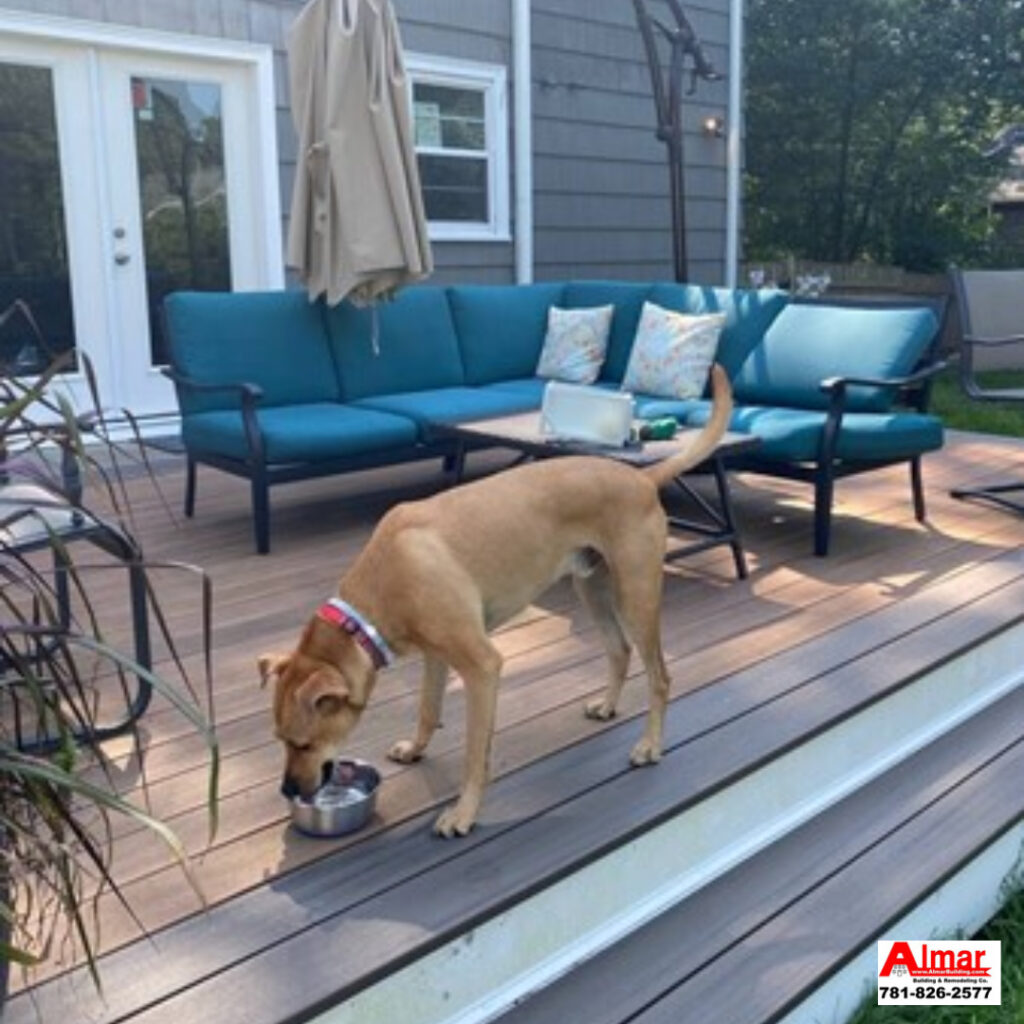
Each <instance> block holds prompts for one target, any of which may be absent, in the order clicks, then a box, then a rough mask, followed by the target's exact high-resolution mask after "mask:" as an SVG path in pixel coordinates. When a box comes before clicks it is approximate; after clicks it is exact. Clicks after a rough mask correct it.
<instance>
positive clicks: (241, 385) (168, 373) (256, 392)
mask: <svg viewBox="0 0 1024 1024" xmlns="http://www.w3.org/2000/svg"><path fill="white" fill-rule="evenodd" d="M160 372H161V373H162V374H163V375H164V376H165V377H167V378H168V379H169V380H171V381H173V382H174V383H175V384H176V385H177V386H178V387H181V388H184V389H185V390H186V391H201V392H205V393H207V394H209V393H212V392H216V391H237V392H238V394H239V401H240V404H241V405H243V406H244V405H245V404H246V403H247V402H248V403H249V404H251V405H255V404H256V403H257V402H259V401H260V399H261V398H263V389H262V388H261V387H260V386H259V385H258V384H249V383H247V382H246V381H231V382H228V381H225V382H223V383H211V382H207V381H199V380H193V379H192V378H191V377H186V376H185V375H184V374H183V373H178V372H177V370H172V369H171V368H170V367H169V366H162V367H161V368H160Z"/></svg>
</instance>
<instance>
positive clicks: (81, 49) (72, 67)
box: [0, 8, 284, 394]
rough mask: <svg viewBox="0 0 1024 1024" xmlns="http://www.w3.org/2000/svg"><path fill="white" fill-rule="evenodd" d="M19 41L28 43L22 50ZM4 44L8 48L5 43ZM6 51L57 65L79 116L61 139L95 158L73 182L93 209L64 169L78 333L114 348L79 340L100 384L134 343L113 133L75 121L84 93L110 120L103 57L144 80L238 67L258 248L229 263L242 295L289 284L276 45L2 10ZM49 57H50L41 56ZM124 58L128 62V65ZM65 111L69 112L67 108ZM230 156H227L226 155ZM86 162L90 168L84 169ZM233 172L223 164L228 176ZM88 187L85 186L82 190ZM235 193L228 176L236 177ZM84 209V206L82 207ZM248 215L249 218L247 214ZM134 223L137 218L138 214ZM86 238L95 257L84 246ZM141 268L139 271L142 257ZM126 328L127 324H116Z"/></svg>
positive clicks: (72, 382) (66, 147) (61, 90)
mask: <svg viewBox="0 0 1024 1024" xmlns="http://www.w3.org/2000/svg"><path fill="white" fill-rule="evenodd" d="M19 41H20V42H21V43H22V44H23V45H22V46H19V45H18V43H19ZM5 43H6V44H7V45H6V47H5V46H4V44H5ZM5 50H8V51H10V52H11V53H12V59H21V56H22V55H27V56H26V57H25V62H26V63H33V64H37V65H39V64H41V63H43V64H46V65H48V66H50V67H51V68H53V72H54V91H55V99H56V101H57V103H58V104H60V96H61V95H62V94H63V95H65V96H68V95H77V97H78V103H76V104H75V107H74V109H75V110H76V116H75V117H72V118H66V117H65V118H59V119H58V132H59V141H60V145H61V151H62V153H65V154H67V153H81V154H93V158H92V161H89V160H84V161H81V162H80V164H79V165H78V166H76V169H75V173H76V176H81V177H80V179H79V180H80V182H84V183H85V185H84V187H86V188H90V189H91V193H92V195H94V196H96V197H97V202H96V203H95V204H83V203H77V204H75V203H69V202H68V198H69V192H68V182H67V180H66V178H67V175H66V173H65V169H64V167H63V161H62V176H63V180H64V196H65V209H66V215H67V216H68V225H67V227H68V237H69V249H70V250H71V252H70V253H69V261H70V263H71V266H70V271H71V279H72V300H73V303H74V308H75V319H76V326H77V324H78V323H79V322H81V323H82V324H86V323H88V324H89V329H90V330H91V331H99V332H102V334H103V336H104V338H105V339H114V342H113V343H109V344H108V345H107V351H108V354H109V358H105V357H104V356H103V355H101V347H98V346H95V345H90V344H89V343H88V341H87V339H85V338H82V337H80V340H79V343H80V345H81V347H82V350H83V351H88V352H89V353H90V355H91V357H92V358H93V361H94V363H95V364H96V369H97V375H98V376H99V377H100V380H101V381H103V380H110V381H111V382H112V384H113V385H114V387H116V388H117V387H120V385H119V384H118V376H117V369H118V368H117V367H115V366H114V365H112V361H116V355H115V354H114V353H115V352H116V349H117V347H118V346H126V345H128V344H130V343H131V339H130V338H126V337H124V332H125V331H126V330H128V325H127V323H126V322H124V321H125V318H124V317H123V316H122V315H121V314H120V313H119V312H118V310H119V299H118V296H117V294H115V292H116V290H117V289H116V281H115V278H114V273H115V271H117V270H122V269H125V268H124V267H118V266H117V265H115V262H114V255H115V253H114V245H115V242H114V239H113V236H112V227H113V225H114V221H115V217H117V216H119V215H120V212H119V211H117V212H115V209H114V206H115V203H114V202H113V197H112V196H111V195H110V185H109V184H108V179H109V175H108V174H107V173H106V168H105V166H104V165H103V162H102V158H103V154H102V152H97V150H98V149H99V147H97V146H96V145H94V144H93V141H92V140H94V139H96V138H98V137H101V134H102V132H104V131H106V130H107V126H106V125H98V124H93V123H92V118H93V114H92V113H90V114H89V116H81V117H79V116H77V111H79V110H82V109H83V108H84V106H85V104H82V103H81V96H82V95H89V96H91V97H92V98H93V102H92V104H91V110H92V111H95V112H97V116H99V117H100V118H101V120H109V113H108V110H107V107H108V106H109V104H106V105H105V104H104V102H103V101H104V93H103V88H104V83H103V81H102V78H103V75H102V73H101V72H102V68H101V64H102V58H101V56H100V55H101V54H102V55H104V56H105V55H113V56H114V59H113V60H112V61H111V62H110V63H113V64H115V65H116V64H120V65H121V66H122V67H123V66H127V64H126V63H125V62H137V63H138V65H139V67H140V68H141V69H142V71H143V73H144V72H145V71H146V70H148V69H149V68H157V69H166V68H168V67H172V66H173V61H174V60H175V59H177V60H179V61H183V62H184V63H186V64H187V63H188V61H189V59H192V60H194V61H197V62H206V63H207V64H208V65H211V64H216V65H220V66H222V67H225V66H226V67H229V68H232V69H238V71H239V72H240V73H241V75H242V76H243V78H244V81H245V87H244V89H242V90H239V91H238V93H236V95H235V96H234V97H233V98H232V102H244V103H246V104H247V109H245V110H244V111H243V113H244V115H245V121H246V123H247V124H248V125H249V126H251V128H252V129H253V136H254V137H253V138H252V139H250V140H248V142H249V145H248V146H247V150H246V153H245V154H244V156H243V157H242V159H244V160H246V162H247V164H248V170H250V171H251V185H250V194H251V195H252V197H253V198H252V203H251V204H250V205H249V210H255V211H256V216H255V220H256V224H255V225H250V227H251V228H252V230H253V236H252V237H253V242H254V244H253V246H252V248H251V249H247V251H246V252H245V253H244V254H239V260H240V262H239V266H238V267H237V268H236V266H235V262H234V259H233V261H232V276H233V279H234V283H233V287H235V288H236V289H239V290H247V289H273V288H281V287H283V286H284V263H283V258H282V252H283V247H282V237H281V209H280V202H281V200H280V189H279V180H278V154H277V125H276V102H275V89H274V65H273V52H272V50H271V48H270V47H269V46H266V45H259V44H254V43H248V42H236V41H233V40H223V39H211V38H203V37H197V36H186V35H176V34H172V33H166V32H157V31H153V30H147V29H140V28H135V27H128V26H120V25H107V24H99V23H95V22H86V21H77V20H73V19H68V18H58V17H51V16H47V15H36V14H26V13H24V12H14V11H8V10H4V9H3V8H0V53H3V52H4V51H5ZM44 54H48V55H49V59H44V58H43V56H41V55H44ZM121 58H123V60H122V59H121ZM64 109H71V108H69V107H65V108H64ZM226 159H227V156H226ZM82 164H88V166H82ZM230 169H231V168H230V165H228V166H227V167H226V170H227V172H228V174H229V175H230ZM82 187H83V186H82V185H81V184H80V185H79V188H82ZM229 187H230V177H229ZM79 207H84V208H82V209H79ZM247 215H248V214H247ZM136 216H137V214H136ZM84 240H88V244H89V245H90V247H91V255H87V253H86V252H85V251H84V249H83V242H84ZM135 262H136V267H137V268H138V267H141V265H142V263H141V251H140V252H139V259H138V260H136V261H135ZM119 321H121V322H119ZM68 385H69V389H70V390H71V391H72V392H73V393H74V392H75V391H76V390H77V391H78V392H79V394H81V387H82V384H81V375H74V376H73V377H71V378H69V379H68Z"/></svg>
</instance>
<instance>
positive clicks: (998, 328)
mask: <svg viewBox="0 0 1024 1024" xmlns="http://www.w3.org/2000/svg"><path fill="white" fill-rule="evenodd" d="M950 276H951V278H952V285H953V294H954V296H955V298H956V302H957V306H958V309H959V314H960V385H961V387H962V388H963V390H964V393H965V394H966V395H967V396H968V398H971V399H973V400H975V401H978V402H1019V403H1020V407H1021V411H1022V412H1024V385H1022V386H1020V387H986V386H985V385H984V384H982V383H981V382H980V381H979V380H978V376H977V372H978V371H979V370H982V371H984V370H991V369H1003V370H1008V369H1018V370H1021V371H1024V269H1021V270H960V269H958V268H954V269H953V270H952V271H951V272H950ZM950 493H951V494H952V496H953V497H954V498H975V499H979V500H982V501H990V502H993V503H994V504H996V505H1001V506H1002V507H1004V508H1008V509H1012V510H1013V511H1015V512H1020V513H1024V479H1018V480H1009V481H1004V482H996V483H990V484H985V485H984V486H981V487H958V488H956V489H954V490H952V491H950ZM1014 495H1019V498H1017V499H1015V498H1014Z"/></svg>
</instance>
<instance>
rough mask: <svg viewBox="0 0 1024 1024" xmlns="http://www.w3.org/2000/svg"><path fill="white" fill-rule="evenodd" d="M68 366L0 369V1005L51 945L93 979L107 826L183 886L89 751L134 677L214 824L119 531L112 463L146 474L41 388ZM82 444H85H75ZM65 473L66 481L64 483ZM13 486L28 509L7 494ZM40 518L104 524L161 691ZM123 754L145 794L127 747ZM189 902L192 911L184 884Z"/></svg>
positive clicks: (187, 693)
mask: <svg viewBox="0 0 1024 1024" xmlns="http://www.w3.org/2000/svg"><path fill="white" fill-rule="evenodd" d="M19 314H20V315H21V317H22V319H24V320H25V321H26V322H27V324H28V327H29V329H30V331H31V333H32V335H33V337H34V339H35V341H36V342H37V343H38V345H39V346H40V348H41V350H43V351H45V350H47V349H48V347H49V346H48V344H47V340H46V338H45V337H44V336H43V334H42V333H41V332H40V331H39V328H38V325H37V323H36V321H35V319H34V317H33V316H32V315H31V313H30V312H29V311H28V309H27V307H25V306H24V304H21V303H16V304H15V305H14V306H12V307H11V308H10V309H8V310H5V311H3V312H0V327H4V326H5V325H6V324H7V323H8V322H10V320H11V319H12V318H13V317H15V316H16V315H19ZM69 363H70V358H69V354H67V353H65V355H64V357H63V358H62V359H60V358H59V359H57V360H55V361H53V362H51V363H50V365H49V367H48V369H47V370H46V371H45V372H44V373H43V374H42V375H41V376H40V377H38V378H34V377H24V376H18V375H14V374H11V373H9V372H4V368H3V367H2V366H0V496H2V497H3V502H2V504H0V1007H2V1005H3V998H4V989H5V983H6V973H7V972H6V968H7V965H8V964H15V965H18V966H20V967H22V968H25V969H30V968H31V967H32V966H33V965H35V964H38V963H40V962H42V961H43V960H45V959H47V958H48V957H50V956H51V955H53V953H54V952H55V951H56V950H58V949H62V948H65V947H70V949H71V950H72V951H75V952H77V953H80V954H81V955H82V957H83V958H84V959H85V961H86V963H87V965H88V967H89V969H90V970H91V971H92V972H93V977H94V980H95V981H96V983H97V985H98V984H99V976H98V974H97V973H96V966H95V954H96V949H95V938H96V936H95V921H94V920H93V915H92V913H91V908H92V906H93V904H94V902H95V901H96V900H97V899H98V898H99V896H100V895H101V894H102V893H103V892H113V893H114V894H115V896H116V897H117V898H118V899H120V900H121V902H122V904H123V906H124V907H125V910H126V911H127V912H128V913H129V914H131V915H133V916H134V912H133V910H132V908H131V906H130V905H129V904H128V903H127V901H126V900H125V899H124V897H123V895H122V894H121V892H120V891H119V889H118V887H117V884H116V882H115V880H114V877H113V875H112V872H111V860H112V854H113V830H112V820H113V819H114V818H116V817H127V818H130V819H132V820H133V821H134V822H135V823H137V824H140V825H142V826H144V827H145V828H147V829H149V830H150V831H151V832H152V833H153V834H155V835H156V836H157V837H158V838H160V839H161V840H162V841H163V842H164V843H165V844H166V845H167V848H168V850H169V853H170V855H171V856H172V857H173V858H175V859H176V860H177V861H178V862H179V863H180V864H181V866H182V868H183V870H184V872H185V879H186V881H187V882H188V883H190V884H192V886H193V888H194V889H195V888H196V886H195V883H194V881H193V879H192V877H191V874H190V872H189V868H188V861H187V857H186V854H185V851H184V849H183V848H182V846H181V844H180V843H179V841H178V840H177V839H176V838H175V836H174V835H173V833H172V832H171V831H170V830H169V829H168V828H167V827H166V826H165V825H164V824H163V823H161V822H160V821H158V820H156V819H154V818H153V817H152V816H151V815H150V814H149V813H148V812H147V810H146V809H145V807H144V806H138V805H136V804H135V803H134V802H132V801H130V800H127V799H124V798H123V797H122V796H121V795H120V793H119V788H121V787H120V785H119V783H118V780H117V778H116V772H113V771H112V770H111V767H110V765H109V763H108V761H107V760H106V758H105V757H104V753H103V750H102V747H101V745H100V744H99V743H98V742H96V741H95V735H96V732H97V730H98V729H101V728H102V726H103V725H104V724H109V723H110V722H111V720H118V719H120V718H121V717H122V715H121V714H120V713H119V710H120V707H119V705H124V704H125V703H126V702H129V701H130V700H131V697H130V696H129V695H130V694H131V693H132V691H133V689H134V685H135V684H134V680H135V679H136V678H138V679H142V680H144V681H145V682H147V683H148V684H149V685H150V686H151V687H152V688H153V690H154V691H155V692H156V693H158V694H160V696H161V697H162V698H163V699H164V700H165V701H167V702H168V704H169V706H170V707H173V708H174V709H175V710H176V711H177V712H178V713H179V714H180V715H181V716H182V717H183V718H184V720H185V721H186V722H187V723H188V726H189V728H191V729H192V730H194V731H195V733H196V734H197V735H199V736H200V737H201V738H202V740H203V741H204V742H205V743H206V745H207V747H208V748H209V751H210V773H209V781H208V790H207V799H208V811H209V822H210V829H211V835H212V832H213V830H214V829H215V827H216V787H217V774H218V764H219V755H218V745H217V739H216V736H215V734H214V731H213V728H212V726H211V725H210V724H209V722H208V719H207V716H206V715H205V714H204V713H203V712H202V711H201V710H200V707H199V701H198V691H197V689H196V687H195V686H194V685H193V683H192V681H191V679H190V678H189V674H188V672H187V671H186V669H185V666H184V663H183V661H182V658H181V656H180V654H179V652H178V650H177V645H176V643H175V640H174V637H173V635H172V634H171V632H170V630H169V628H168V624H167V619H166V617H165V615H164V613H163V612H162V610H161V608H160V603H159V600H158V595H157V592H156V589H155V587H154V586H153V584H152V581H151V580H150V579H149V578H148V576H149V569H150V568H152V566H150V565H147V563H146V562H145V561H144V559H143V554H142V551H141V548H140V547H139V545H138V542H137V540H136V539H135V538H134V537H133V535H132V530H131V509H130V503H129V501H128V496H127V493H126V491H125V489H124V486H123V479H122V462H124V460H125V459H131V461H133V462H135V463H139V462H141V463H142V466H143V468H148V464H147V463H146V461H145V452H144V449H142V448H141V446H138V447H137V448H136V449H135V450H134V451H133V450H132V449H131V448H126V447H124V446H122V445H119V444H115V443H114V442H113V441H111V440H110V438H109V436H108V434H107V431H106V420H105V417H104V414H103V413H102V412H100V411H99V409H98V404H97V409H96V410H95V412H94V414H93V415H92V416H91V417H84V416H78V415H76V414H75V413H74V411H73V410H72V409H71V408H70V406H69V405H68V403H67V401H66V399H65V398H64V397H63V395H62V394H61V393H60V390H59V388H54V387H53V385H54V384H55V383H56V381H57V379H59V374H60V373H61V372H62V371H63V370H65V369H66V368H67V366H68V364H69ZM81 366H82V369H83V371H84V373H85V376H86V379H87V380H88V381H89V382H90V384H92V391H93V399H94V401H95V396H96V388H95V381H94V380H93V377H92V373H91V368H90V366H89V364H88V361H87V360H85V359H84V358H83V359H82V361H81ZM86 433H88V436H89V438H90V441H91V442H92V443H90V444H89V445H88V446H87V445H86V444H85V441H84V437H85V435H86ZM71 466H74V467H77V471H78V472H76V473H70V472H69V471H68V470H69V467H71ZM79 474H81V476H80V475H79ZM82 477H84V479H85V482H86V484H87V485H88V493H90V494H91V495H92V497H93V498H94V499H96V500H98V502H99V506H100V507H101V508H102V513H99V512H97V511H95V505H94V504H93V503H90V504H91V507H86V505H85V504H84V503H83V501H82V497H83V495H82V493H80V491H81V479H82ZM26 486H29V487H30V489H31V497H30V498H27V497H21V496H24V495H26V494H27V492H26V490H25V488H26ZM55 510H59V511H60V513H61V514H62V515H64V514H65V513H66V514H68V515H70V514H71V513H74V515H76V516H78V517H80V520H81V521H82V522H83V523H90V522H91V523H96V522H98V521H103V522H106V523H108V524H111V525H112V527H113V528H114V529H116V531H117V532H118V534H119V535H120V536H121V537H123V538H126V540H127V545H128V548H129V549H130V550H131V551H132V552H134V557H133V559H132V564H133V565H135V564H137V565H138V571H139V572H140V573H142V574H143V576H144V577H145V589H146V591H147V595H148V600H149V612H150V622H151V623H153V622H155V623H156V624H157V627H158V629H159V636H160V640H161V641H162V643H163V646H164V648H165V649H166V650H167V651H168V652H169V654H170V657H171V661H172V663H173V664H174V667H175V671H176V672H177V673H178V674H179V676H180V679H179V680H177V681H176V683H171V682H169V681H168V680H167V679H166V678H164V677H162V676H159V675H156V674H154V673H153V672H152V671H150V670H149V669H147V668H146V667H144V666H143V665H140V664H138V663H137V662H135V661H134V660H133V659H132V658H130V657H127V656H126V655H125V654H123V653H122V652H121V651H120V650H118V649H117V647H116V646H115V645H113V644H112V643H111V642H110V640H109V638H108V636H107V626H108V624H109V619H110V616H111V615H113V614H116V612H115V611H114V610H112V609H110V608H105V607H103V598H102V597H100V596H98V595H97V593H96V588H95V586H94V585H93V582H92V581H93V580H96V579H98V578H102V577H103V576H104V575H109V574H105V573H103V572H102V571H101V572H100V573H99V575H98V576H97V575H93V574H91V573H90V569H98V570H103V569H104V568H107V566H104V565H102V564H101V565H98V566H97V565H95V564H92V565H90V564H89V561H88V557H87V558H86V563H85V564H82V563H80V562H79V561H77V560H76V558H75V554H74V551H73V549H72V545H71V544H69V543H65V542H64V540H63V539H62V535H61V533H60V532H59V531H60V529H61V527H60V523H61V522H67V521H68V520H67V519H64V520H60V519H53V520H51V519H49V518H47V512H49V513H50V514H51V516H52V515H53V514H54V513H55ZM51 521H52V522H55V523H57V526H52V525H51ZM26 536H30V537H31V538H32V540H33V543H32V545H29V544H27V543H26ZM37 549H38V550H37ZM136 559H137V563H136ZM57 564H60V565H62V566H63V567H64V575H65V578H66V581H67V595H68V600H67V601H66V602H65V601H63V600H62V597H61V593H62V591H61V588H60V587H58V585H57V580H56V570H55V565H57ZM160 568H167V566H161V567H160ZM174 568H176V569H178V570H180V571H185V572H188V573H190V574H192V575H195V576H197V577H198V579H199V580H200V582H201V587H202V590H201V595H200V610H201V614H202V615H203V622H204V642H203V654H204V655H205V668H206V672H205V680H204V682H205V689H206V692H207V694H209V687H210V671H209V669H210V664H209V647H210V641H209V635H208V623H209V603H210V585H209V580H208V579H207V578H206V577H205V574H203V573H202V572H201V571H200V570H197V569H192V568H191V567H188V566H175V567H174ZM115 571H116V572H118V573H121V572H122V571H125V577H124V578H125V585H126V586H127V572H126V570H124V567H123V566H118V567H117V568H116V570H115ZM104 593H105V594H109V591H104ZM107 600H108V603H109V598H108V599H107ZM65 610H66V612H67V614H65ZM36 738H46V739H47V740H48V741H49V742H48V743H47V744H46V746H45V748H42V747H40V746H39V745H33V743H32V741H33V740H34V739H36ZM135 745H136V749H135V752H134V760H135V761H137V763H138V769H139V772H140V778H139V781H140V783H141V787H142V791H143V792H145V786H146V779H145V769H144V762H143V759H142V757H141V751H140V750H139V749H138V737H136V738H135ZM196 893H197V899H198V901H199V902H201V899H202V898H201V895H200V894H199V892H198V889H196Z"/></svg>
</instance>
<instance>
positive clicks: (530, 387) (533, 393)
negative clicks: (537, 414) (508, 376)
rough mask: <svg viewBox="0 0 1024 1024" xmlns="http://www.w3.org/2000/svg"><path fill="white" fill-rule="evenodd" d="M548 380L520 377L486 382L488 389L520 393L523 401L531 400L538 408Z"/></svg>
mask: <svg viewBox="0 0 1024 1024" xmlns="http://www.w3.org/2000/svg"><path fill="white" fill-rule="evenodd" d="M547 384H548V382H547V381H546V380H544V378H543V377H520V378H518V379H516V380H499V381H497V382H496V383H494V384H487V385H485V387H486V388H487V390H489V391H510V392H514V393H515V394H517V395H521V396H522V397H523V400H524V401H529V402H532V403H533V405H534V407H535V408H537V409H539V408H540V404H541V402H543V401H544V389H545V388H546V387H547Z"/></svg>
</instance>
